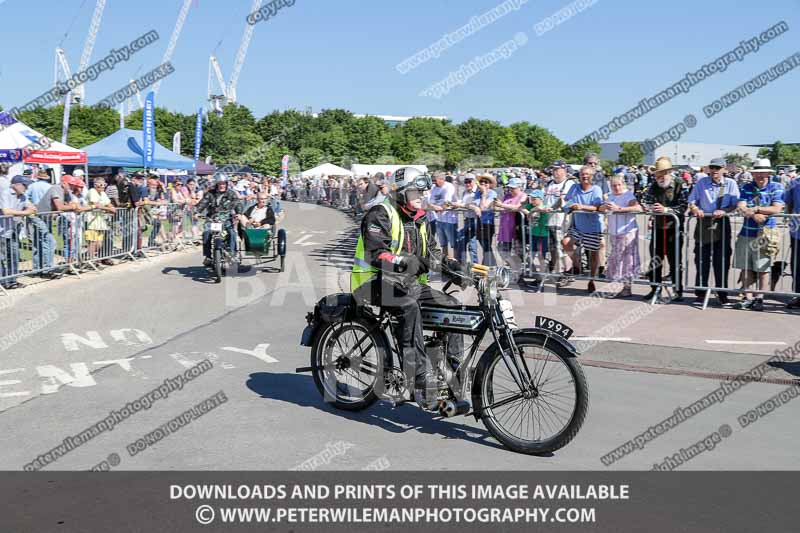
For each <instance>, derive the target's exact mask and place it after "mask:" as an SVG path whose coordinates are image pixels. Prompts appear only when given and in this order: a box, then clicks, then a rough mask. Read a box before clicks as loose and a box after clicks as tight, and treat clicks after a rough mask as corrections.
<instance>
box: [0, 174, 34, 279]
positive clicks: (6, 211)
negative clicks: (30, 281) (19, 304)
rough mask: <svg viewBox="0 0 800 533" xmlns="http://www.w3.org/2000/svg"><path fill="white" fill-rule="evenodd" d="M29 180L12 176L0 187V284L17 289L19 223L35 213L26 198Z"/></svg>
mask: <svg viewBox="0 0 800 533" xmlns="http://www.w3.org/2000/svg"><path fill="white" fill-rule="evenodd" d="M30 185H31V180H29V179H28V178H26V177H24V176H14V177H13V178H12V179H11V182H10V184H9V185H8V186H3V187H2V188H0V215H2V217H0V252H2V253H1V254H0V285H2V286H3V288H5V289H17V288H19V287H22V285H21V284H20V283H19V282H17V278H16V277H14V276H15V275H16V274H17V273H18V272H19V225H20V224H21V223H22V221H21V219H19V218H16V217H23V216H28V215H33V214H35V213H36V207H34V205H33V204H32V203H31V202H30V201H28V200H26V198H25V196H26V191H25V190H26V189H27V188H28V187H29V186H30Z"/></svg>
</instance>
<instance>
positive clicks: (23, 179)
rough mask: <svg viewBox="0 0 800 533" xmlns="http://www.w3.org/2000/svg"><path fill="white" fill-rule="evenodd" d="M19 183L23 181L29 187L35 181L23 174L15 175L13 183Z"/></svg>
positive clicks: (12, 179)
mask: <svg viewBox="0 0 800 533" xmlns="http://www.w3.org/2000/svg"><path fill="white" fill-rule="evenodd" d="M17 183H21V184H23V185H24V186H26V187H29V186H30V184H31V183H33V182H32V181H31V180H29V179H28V178H26V177H25V176H21V175H19V174H18V175H16V176H14V177H13V178H11V185H16V184H17Z"/></svg>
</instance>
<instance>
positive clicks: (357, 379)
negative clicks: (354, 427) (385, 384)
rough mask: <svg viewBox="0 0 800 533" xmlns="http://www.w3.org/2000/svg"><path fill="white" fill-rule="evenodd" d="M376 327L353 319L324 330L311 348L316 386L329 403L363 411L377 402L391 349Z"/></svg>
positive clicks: (340, 407) (364, 321)
mask: <svg viewBox="0 0 800 533" xmlns="http://www.w3.org/2000/svg"><path fill="white" fill-rule="evenodd" d="M373 326H374V324H373V323H371V322H369V321H366V320H362V319H354V320H351V321H347V322H342V323H338V324H329V325H327V326H325V329H324V330H322V331H321V332H320V333H319V334H318V335H317V340H316V342H314V346H313V347H312V348H311V368H312V375H313V376H314V383H315V384H316V386H317V389H318V390H319V392H320V394H322V397H323V398H324V399H325V401H326V402H328V403H331V404H333V406H334V407H336V408H338V409H344V410H346V411H361V410H362V409H366V408H367V407H369V406H370V405H372V404H373V403H375V400H377V399H378V391H376V388H377V387H378V384H381V385H382V381H381V380H382V379H383V363H382V362H383V361H385V360H386V355H387V353H388V347H387V345H386V340H385V338H384V337H383V335H381V334H380V333H376V332H372V333H370V330H371V329H372V328H373Z"/></svg>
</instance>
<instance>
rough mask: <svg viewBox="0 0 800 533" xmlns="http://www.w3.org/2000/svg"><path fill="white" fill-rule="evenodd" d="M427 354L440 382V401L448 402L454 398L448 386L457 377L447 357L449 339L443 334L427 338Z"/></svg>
mask: <svg viewBox="0 0 800 533" xmlns="http://www.w3.org/2000/svg"><path fill="white" fill-rule="evenodd" d="M425 353H426V354H427V356H428V361H429V362H430V364H431V368H432V369H433V373H434V375H435V376H436V379H437V381H438V386H439V399H440V400H446V399H448V398H450V397H451V396H452V393H451V392H450V387H449V386H448V384H449V383H451V382H452V381H453V379H454V376H455V373H454V372H453V369H452V367H451V366H450V363H449V362H448V361H447V357H446V353H447V337H446V336H445V335H442V334H439V335H437V336H435V337H425Z"/></svg>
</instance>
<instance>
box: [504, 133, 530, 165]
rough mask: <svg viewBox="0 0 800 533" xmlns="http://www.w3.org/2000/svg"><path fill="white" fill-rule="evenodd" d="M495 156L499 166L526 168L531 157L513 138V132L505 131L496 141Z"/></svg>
mask: <svg viewBox="0 0 800 533" xmlns="http://www.w3.org/2000/svg"><path fill="white" fill-rule="evenodd" d="M495 153H496V155H497V159H498V162H499V164H501V165H506V166H527V165H528V164H530V162H531V161H532V160H533V156H532V154H531V153H530V152H528V151H527V150H526V149H525V147H524V146H522V145H521V144H520V143H519V142H518V141H517V138H516V137H515V136H514V131H513V130H511V129H505V130H504V131H503V133H501V134H500V136H499V138H498V140H497V149H496V152H495Z"/></svg>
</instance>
